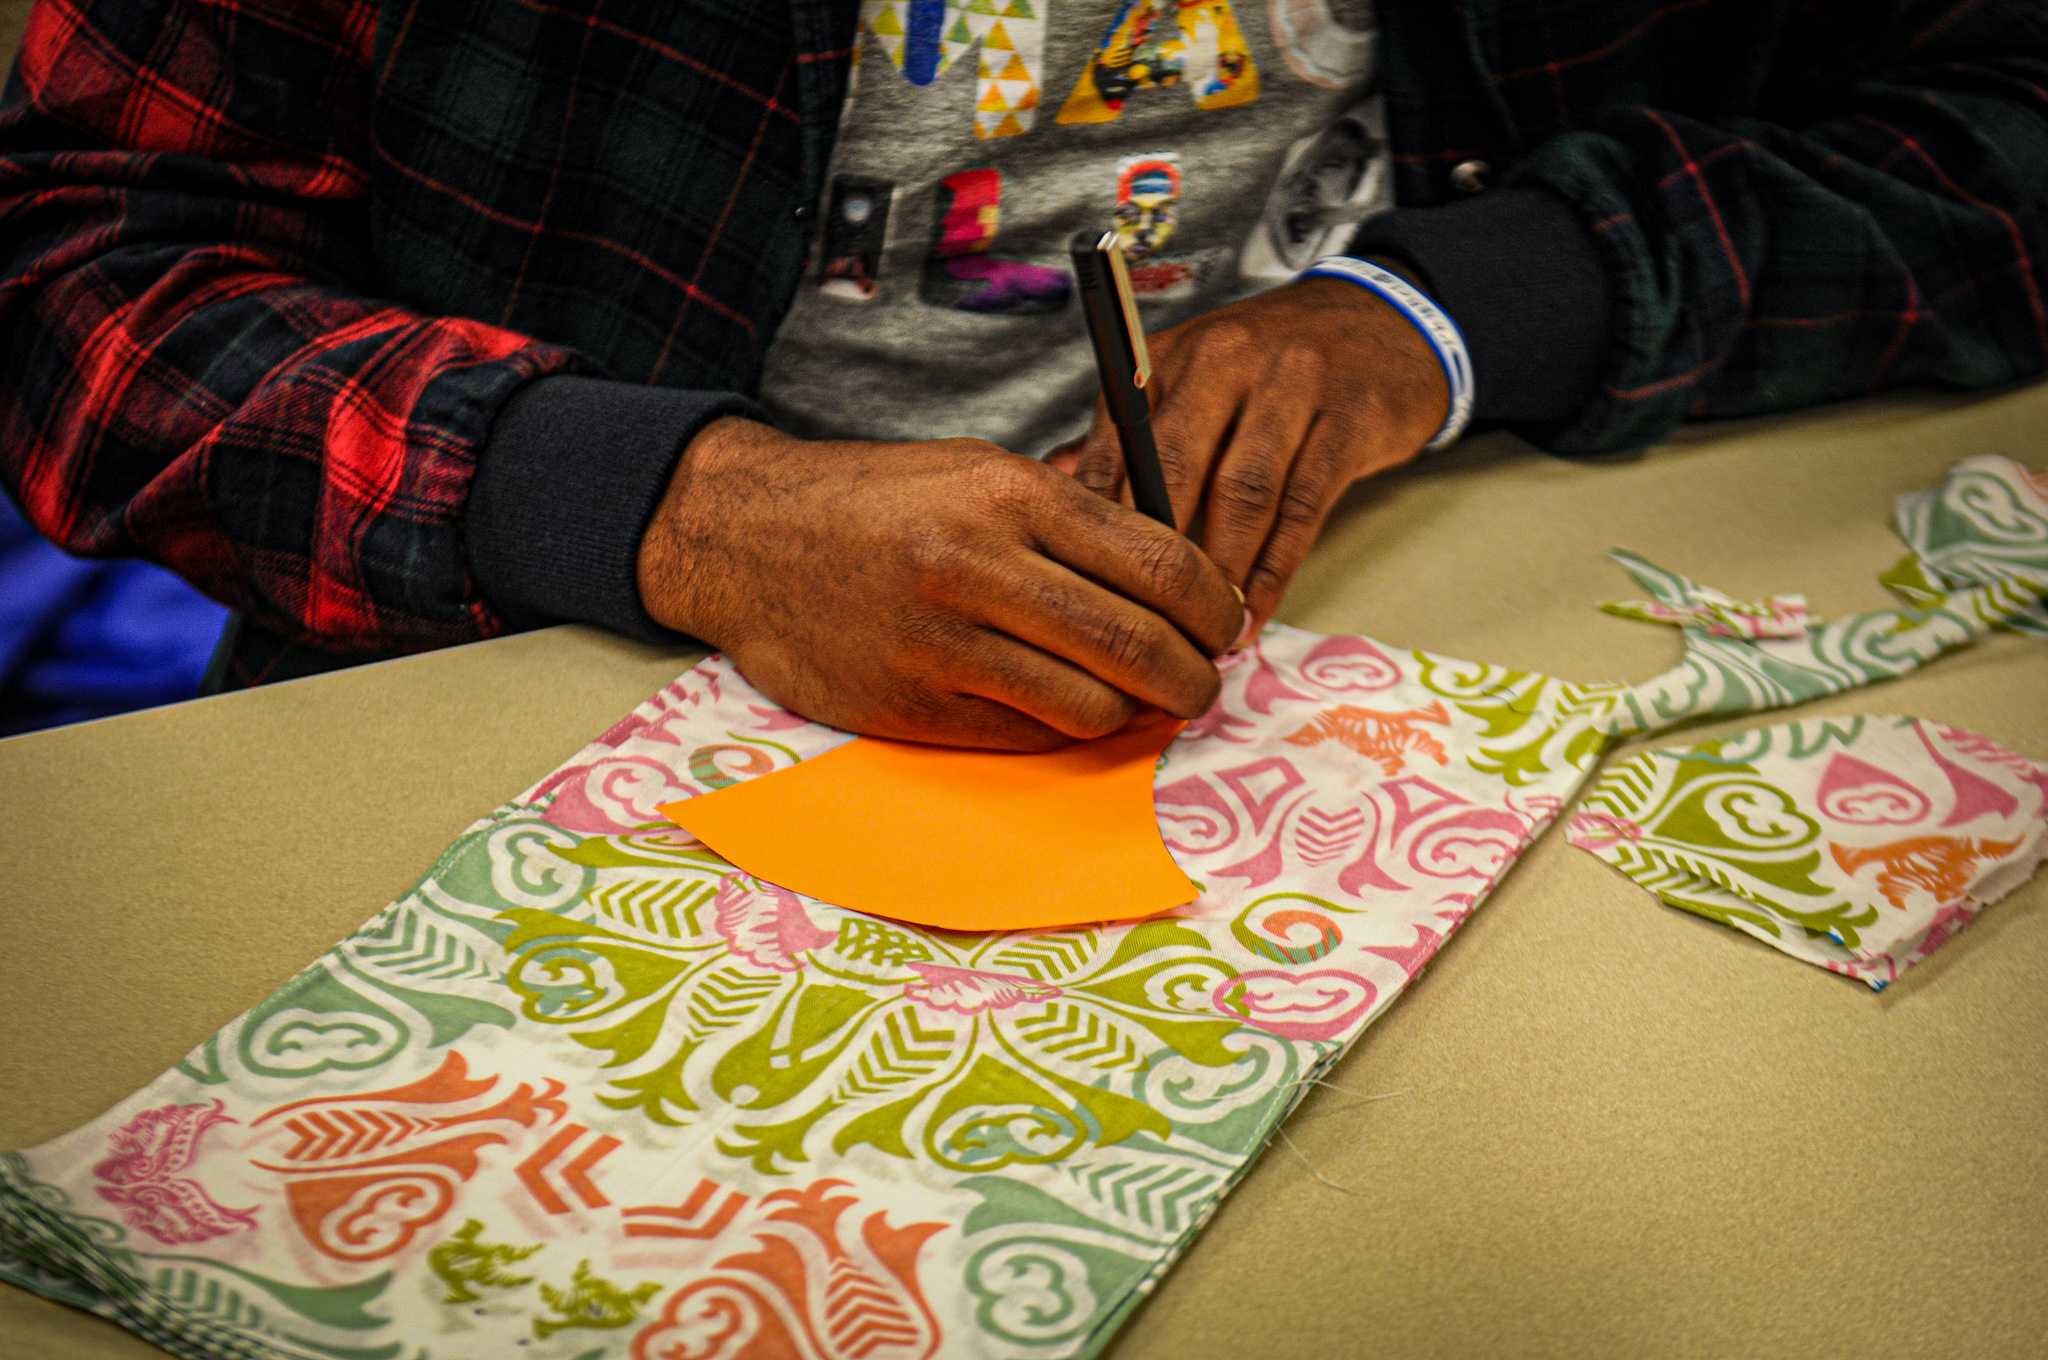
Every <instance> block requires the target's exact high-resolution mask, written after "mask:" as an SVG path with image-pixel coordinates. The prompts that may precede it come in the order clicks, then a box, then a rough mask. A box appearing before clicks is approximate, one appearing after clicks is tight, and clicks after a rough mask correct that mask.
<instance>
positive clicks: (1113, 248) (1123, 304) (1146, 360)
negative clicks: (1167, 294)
mask: <svg viewBox="0 0 2048 1360" xmlns="http://www.w3.org/2000/svg"><path fill="white" fill-rule="evenodd" d="M1095 249H1096V250H1097V251H1099V252H1101V253H1102V254H1103V255H1105V256H1107V257H1108V259H1109V286H1110V287H1111V288H1112V289H1114V290H1115V292H1116V304H1117V306H1118V307H1120V308H1122V309H1123V314H1124V339H1125V340H1127V341H1128V342H1129V343H1130V346H1131V386H1133V387H1138V388H1142V387H1144V385H1145V384H1146V383H1147V382H1149V381H1150V380H1151V377H1152V355H1151V352H1150V351H1149V350H1147V349H1146V348H1145V327H1144V324H1143V323H1142V322H1140V321H1139V320H1138V299H1137V296H1136V294H1134V293H1133V292H1132V291H1131V271H1130V269H1129V267H1128V266H1127V265H1126V264H1125V263H1124V248H1123V243H1122V242H1121V241H1119V240H1118V239H1117V235H1116V233H1115V232H1113V231H1105V232H1104V233H1102V239H1101V240H1099V241H1097V242H1096V243H1095Z"/></svg>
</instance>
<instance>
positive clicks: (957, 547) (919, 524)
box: [903, 519, 973, 582]
mask: <svg viewBox="0 0 2048 1360" xmlns="http://www.w3.org/2000/svg"><path fill="white" fill-rule="evenodd" d="M903 548H904V553H905V555H906V556H907V558H908V559H909V563H910V568H911V570H912V571H913V572H914V573H915V574H916V575H917V576H918V578H919V579H920V580H923V581H927V582H930V581H941V580H946V579H949V578H951V577H952V576H954V575H956V574H957V573H958V572H959V571H960V570H961V568H962V567H963V566H964V565H965V563H966V559H967V557H968V555H969V553H970V552H971V551H972V550H973V545H972V544H971V543H969V542H968V540H967V538H966V536H965V535H964V534H962V533H961V532H960V530H959V528H958V527H957V526H956V525H954V524H953V523H951V522H949V521H946V520H941V519H923V520H917V521H913V522H912V523H911V524H910V525H909V526H908V528H906V529H905V531H904V540H903Z"/></svg>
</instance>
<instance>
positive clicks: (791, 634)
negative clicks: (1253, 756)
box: [638, 418, 1244, 750]
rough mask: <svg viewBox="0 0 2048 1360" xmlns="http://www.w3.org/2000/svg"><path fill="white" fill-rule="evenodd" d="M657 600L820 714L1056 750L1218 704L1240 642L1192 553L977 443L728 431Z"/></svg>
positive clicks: (654, 539)
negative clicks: (1148, 714) (1142, 710)
mask: <svg viewBox="0 0 2048 1360" xmlns="http://www.w3.org/2000/svg"><path fill="white" fill-rule="evenodd" d="M638 577H639V585H640V596H641V599H642V600H643V601H644V602H645V604H646V606H647V609H648V612H650V613H651V614H653V616H654V617H655V619H656V620H657V621H659V622H660V623H663V624H665V625H667V626H668V627H671V628H674V629H677V630H678V631H680V632H684V633H689V634H692V635H694V636H696V637H699V638H702V639H704V640H705V641H706V642H709V643H710V644H712V645H713V646H715V647H718V648H719V649H720V650H722V651H724V652H725V653H726V654H727V655H728V656H730V657H731V658H732V659H733V661H734V662H735V663H736V664H737V665H738V666H739V668H740V671H741V673H742V674H744V675H745V676H746V677H747V679H748V680H749V681H750V682H751V683H752V684H753V685H754V686H755V687H756V688H758V689H759V690H761V691H762V692H763V693H764V694H766V695H768V696H769V697H770V698H772V699H774V700H775V701H776V702H777V703H779V704H782V705H784V706H785V707H788V708H791V709H794V710H795V711H797V712H799V713H802V714H804V715H805V716H806V717H810V718H814V719H817V720H818V721H821V722H827V723H831V724H832V725H834V726H836V727H843V728H848V729H851V730H854V731H858V732H868V733H873V734H876V735H880V736H892V737H906V738H911V739H914V740H918V741H929V742H943V743H948V744H953V745H963V746H990V747H1000V748H1011V749H1026V750H1043V749H1047V748H1050V747H1053V746H1057V745H1060V744H1062V743H1064V742H1065V741H1067V740H1069V739H1071V738H1088V737H1099V736H1103V735H1106V734H1108V733H1110V732H1114V731H1116V730H1117V729H1119V728H1121V727H1122V726H1123V725H1124V724H1125V723H1126V722H1127V721H1129V719H1130V718H1131V716H1132V714H1133V713H1134V712H1135V710H1136V708H1137V706H1138V705H1139V704H1150V705H1153V706H1155V707H1157V708H1161V709H1164V710H1165V711H1166V712H1168V713H1172V714H1176V715H1178V716H1180V717H1183V718H1193V717H1196V716H1198V715H1200V714H1201V713H1202V712H1203V711H1204V710H1206V709H1207V708H1208V707H1209V705H1210V704H1211V703H1212V702H1213V701H1214V700H1215V698H1216V692H1217V689H1218V687H1219V685H1220V683H1221V682H1220V679H1219V677H1218V675H1217V673H1216V666H1215V663H1214V661H1213V660H1212V658H1213V657H1215V656H1217V655H1219V654H1221V653H1222V652H1223V651H1225V650H1226V649H1227V648H1228V647H1229V646H1230V644H1231V642H1232V640H1233V639H1235V638H1236V637H1237V635H1238V633H1239V631H1240V629H1241V628H1242V626H1243V622H1244V611H1243V607H1242V605H1240V603H1239V602H1238V599H1237V596H1236V594H1235V593H1234V592H1233V591H1232V590H1231V587H1230V584H1229V582H1227V581H1225V580H1224V578H1223V573H1222V572H1220V571H1218V570H1217V569H1216V567H1215V564H1213V563H1212V562H1210V561H1209V559H1208V558H1206V557H1204V556H1203V555H1202V553H1201V551H1200V550H1199V549H1197V548H1196V547H1195V545H1194V544H1192V543H1190V542H1189V541H1188V540H1187V539H1185V538H1183V537H1182V536H1181V535H1179V534H1176V533H1174V532H1173V531H1172V530H1170V529H1167V528H1164V527H1162V526H1161V525H1158V524H1155V523H1153V522H1152V521H1151V520H1149V519H1146V518H1145V517H1144V516H1142V515H1140V514H1138V513H1137V512H1136V511H1133V510H1129V509H1126V508H1125V507H1123V506H1121V505H1118V504H1117V503H1115V502H1114V501H1111V500H1107V499H1104V498H1103V497H1100V496H1096V495H1093V494H1091V493H1090V492H1088V491H1087V490H1085V489H1084V488H1082V487H1081V485H1080V484H1079V483H1077V482H1075V481H1074V480H1073V479H1072V478H1070V477H1067V476H1065V475H1063V474H1061V473H1059V472H1055V471H1054V470H1053V469H1051V468H1048V467H1046V466H1044V465H1043V464H1041V463H1038V462H1036V461H1034V460H1032V459H1029V458H1025V457H1022V456H1020V455H1018V454H1014V453H1006V452H1004V451H1003V450H1002V449H999V448H997V447H996V446H995V445H993V444H986V443H982V442H981V441H979V440H972V439H943V440H934V441H931V442H929V443H909V444H899V443H863V442H854V441H815V442H814V441H808V440H801V439H795V438H792V437H790V436H788V435H785V434H782V433H781V432H779V431H777V430H774V429H771V428H770V427H768V426H765V425H760V424H756V423H754V422H752V421H747V420H740V419H736V418H733V419H725V420H719V421H714V422H713V423H712V424H711V425H709V426H707V427H705V429H704V430H703V431H702V432H701V433H700V434H698V436H697V437H696V438H695V439H693V440H692V441H691V442H690V446H689V447H688V448H687V449H685V450H684V452H683V456H682V458H681V460H680V461H679V462H678V464H677V468H676V472H675V474H674V476H673V478H672V479H671V481H670V483H669V486H668V489H667V491H666V492H665V493H664V494H663V497H662V501H661V504H660V506H659V507H658V508H657V509H656V510H655V513H654V517H653V519H652V521H651V522H650V523H649V525H648V529H647V532H646V535H645V537H644V538H643V540H642V542H641V545H640V552H639V559H638Z"/></svg>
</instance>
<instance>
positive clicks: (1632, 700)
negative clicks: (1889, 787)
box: [1599, 526, 2042, 738]
mask: <svg viewBox="0 0 2048 1360" xmlns="http://www.w3.org/2000/svg"><path fill="white" fill-rule="evenodd" d="M1990 531H1991V527H1990V526H1980V527H1979V528H1978V529H1977V530H1974V532H1990ZM1608 556H1609V557H1612V558H1613V559H1614V560H1615V561H1617V562H1619V563H1620V564H1621V565H1622V567H1623V569H1624V570H1626V571H1627V572H1628V574H1629V575H1631V576H1633V577H1634V578H1635V579H1636V583H1637V584H1638V585H1640V586H1642V587H1643V589H1645V590H1647V591H1648V592H1649V593H1650V595H1651V597H1652V599H1653V600H1654V601H1655V602H1656V603H1658V604H1662V605H1667V606H1670V607H1671V608H1673V609H1688V608H1691V607H1693V605H1694V603H1695V602H1696V601H1698V600H1699V599H1700V598H1701V597H1702V596H1703V595H1707V594H1709V593H1715V594H1717V593H1718V592H1710V591H1709V590H1708V588H1707V587H1704V586H1701V585H1700V584H1699V583H1697V582H1695V581H1692V580H1690V579H1688V578H1687V577H1684V576H1681V575H1679V574H1678V573H1677V572H1674V571H1667V570H1665V569H1664V568H1662V567H1659V566H1657V565H1656V564H1655V563H1652V562H1648V561H1645V560H1644V559H1642V558H1640V557H1638V556H1636V555H1635V554H1634V553H1631V552H1626V551H1623V550H1621V549H1618V548H1617V549H1615V550H1614V551H1612V552H1610V553H1609V554H1608ZM2041 591H2042V582H2041V581H2039V580H2036V579H2034V578H2032V577H2031V576H2029V575H2027V574H2025V573H2016V574H2012V575H2007V576H2001V577H1999V578H1997V579H1995V580H1990V581H1986V582H1985V583H1983V584H1980V585H1972V586H1966V587H1962V588H1959V589H1957V590H1953V591H1949V592H1947V593H1945V594H1941V595H1937V596H1933V597H1930V598H1929V599H1928V600H1927V601H1926V603H1925V604H1924V605H1921V606H1917V607H1910V606H1909V607H1901V608H1895V609H1872V610H1867V611H1865V612H1864V613H1861V614H1851V615H1849V616H1848V617H1846V618H1839V619H1829V620H1827V621H1825V622H1823V621H1821V620H1818V619H1814V618H1809V619H1808V620H1807V627H1806V630H1805V631H1804V632H1803V633H1801V634H1800V635H1799V636H1797V637H1725V636H1717V635H1716V634H1714V633H1713V632H1710V631H1709V630H1708V629H1706V628H1704V627H1696V626H1688V627H1686V628H1685V630H1684V636H1685V657H1684V659H1683V660H1681V661H1680V662H1679V663H1678V665H1676V666H1674V667H1672V668H1671V669H1670V670H1668V671H1666V672H1664V673H1663V674H1662V675H1658V676H1655V677H1652V678H1651V679H1649V680H1646V681H1644V682H1643V683H1641V684H1639V685H1631V686H1627V687H1625V688H1623V689H1621V691H1620V692H1619V693H1617V694H1614V695H1613V696H1612V697H1611V699H1610V701H1609V703H1608V708H1607V711H1606V712H1605V713H1604V714H1603V715H1602V716H1601V718H1600V720H1599V726H1600V730H1601V731H1602V732H1604V733H1606V734H1607V735H1608V736H1610V737H1616V738H1619V737H1628V736H1634V735H1636V734H1638V733H1644V732H1657V731H1662V730H1663V729H1665V728H1668V727H1672V726H1675V725H1676V724H1678V723H1681V722H1687V721H1691V720H1693V719H1698V718H1716V717H1730V716H1737V715H1740V714H1744V713H1761V712H1764V711H1766V710H1768V709H1773V708H1784V707H1786V706H1788V705H1791V704H1797V703H1804V702H1805V701H1807V700H1808V699H1818V698H1820V697H1821V696H1822V695H1827V694H1840V693H1842V692H1843V691H1845V690H1851V689H1857V688H1860V687H1861V686H1864V685H1873V684H1876V683H1878V682H1879V681H1882V680H1891V679H1896V678H1897V677H1899V676H1901V675H1906V674H1910V673H1911V672H1913V671H1916V670H1918V669H1920V667H1922V666H1924V665H1926V664H1927V663H1928V662H1930V661H1932V660H1934V659H1935V658H1936V657H1938V656H1942V655H1944V654H1945V653H1948V652H1952V651H1954V650H1955V649H1956V648H1958V647H1965V646H1968V645H1969V644H1970V643H1972V642H1974V641H1976V640H1977V639H1978V638H1980V637H1982V636H1984V635H1985V634H1986V633H1988V632H1989V631H1990V630H1991V629H1993V628H1995V627H1997V626H1999V625H2000V624H2001V623H2004V622H2005V621H2006V620H2008V619H2012V618H2014V617H2017V616H2019V615H2021V614H2024V613H2025V612H2026V611H2028V610H2029V609H2032V608H2034V607H2035V606H2036V605H2037V604H2038V602H2039V600H2040V597H2041Z"/></svg>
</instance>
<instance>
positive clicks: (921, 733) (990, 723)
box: [841, 693, 1073, 751]
mask: <svg viewBox="0 0 2048 1360" xmlns="http://www.w3.org/2000/svg"><path fill="white" fill-rule="evenodd" d="M841 725H842V726H843V725H844V724H841ZM854 730H858V731H860V732H863V733H866V734H867V735H869V736H876V737H893V738H895V739H896V740H898V741H915V742H922V743H924V744H925V745H927V746H972V747H980V748H982V749H984V750H990V751H1051V750H1055V749H1057V748H1059V747H1061V746H1066V745H1068V744H1070V743H1071V742H1072V741H1073V738H1072V737H1070V736H1068V735H1067V734H1066V733H1064V732H1062V731H1060V730H1059V729H1058V728H1055V727H1048V726H1046V725H1045V724H1044V723H1042V722H1040V721H1039V720H1038V719H1036V718H1034V717H1032V716H1031V715H1030V714H1028V713H1021V712H1019V711H1018V710H1016V709H1014V708H1012V707H1010V706H1009V705H1008V704H1005V703H999V702H998V701H996V700H994V699H988V698H984V697H982V696H981V695H978V694H936V693H935V694H932V695H930V696H929V697H927V698H925V699H924V700H922V701H920V702H918V703H915V704H913V705H911V706H909V707H907V708H906V709H905V710H903V711H900V712H894V713H884V714H876V715H869V716H863V717H862V718H861V720H860V721H859V723H858V724H857V725H856V727H855V729H854Z"/></svg>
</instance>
